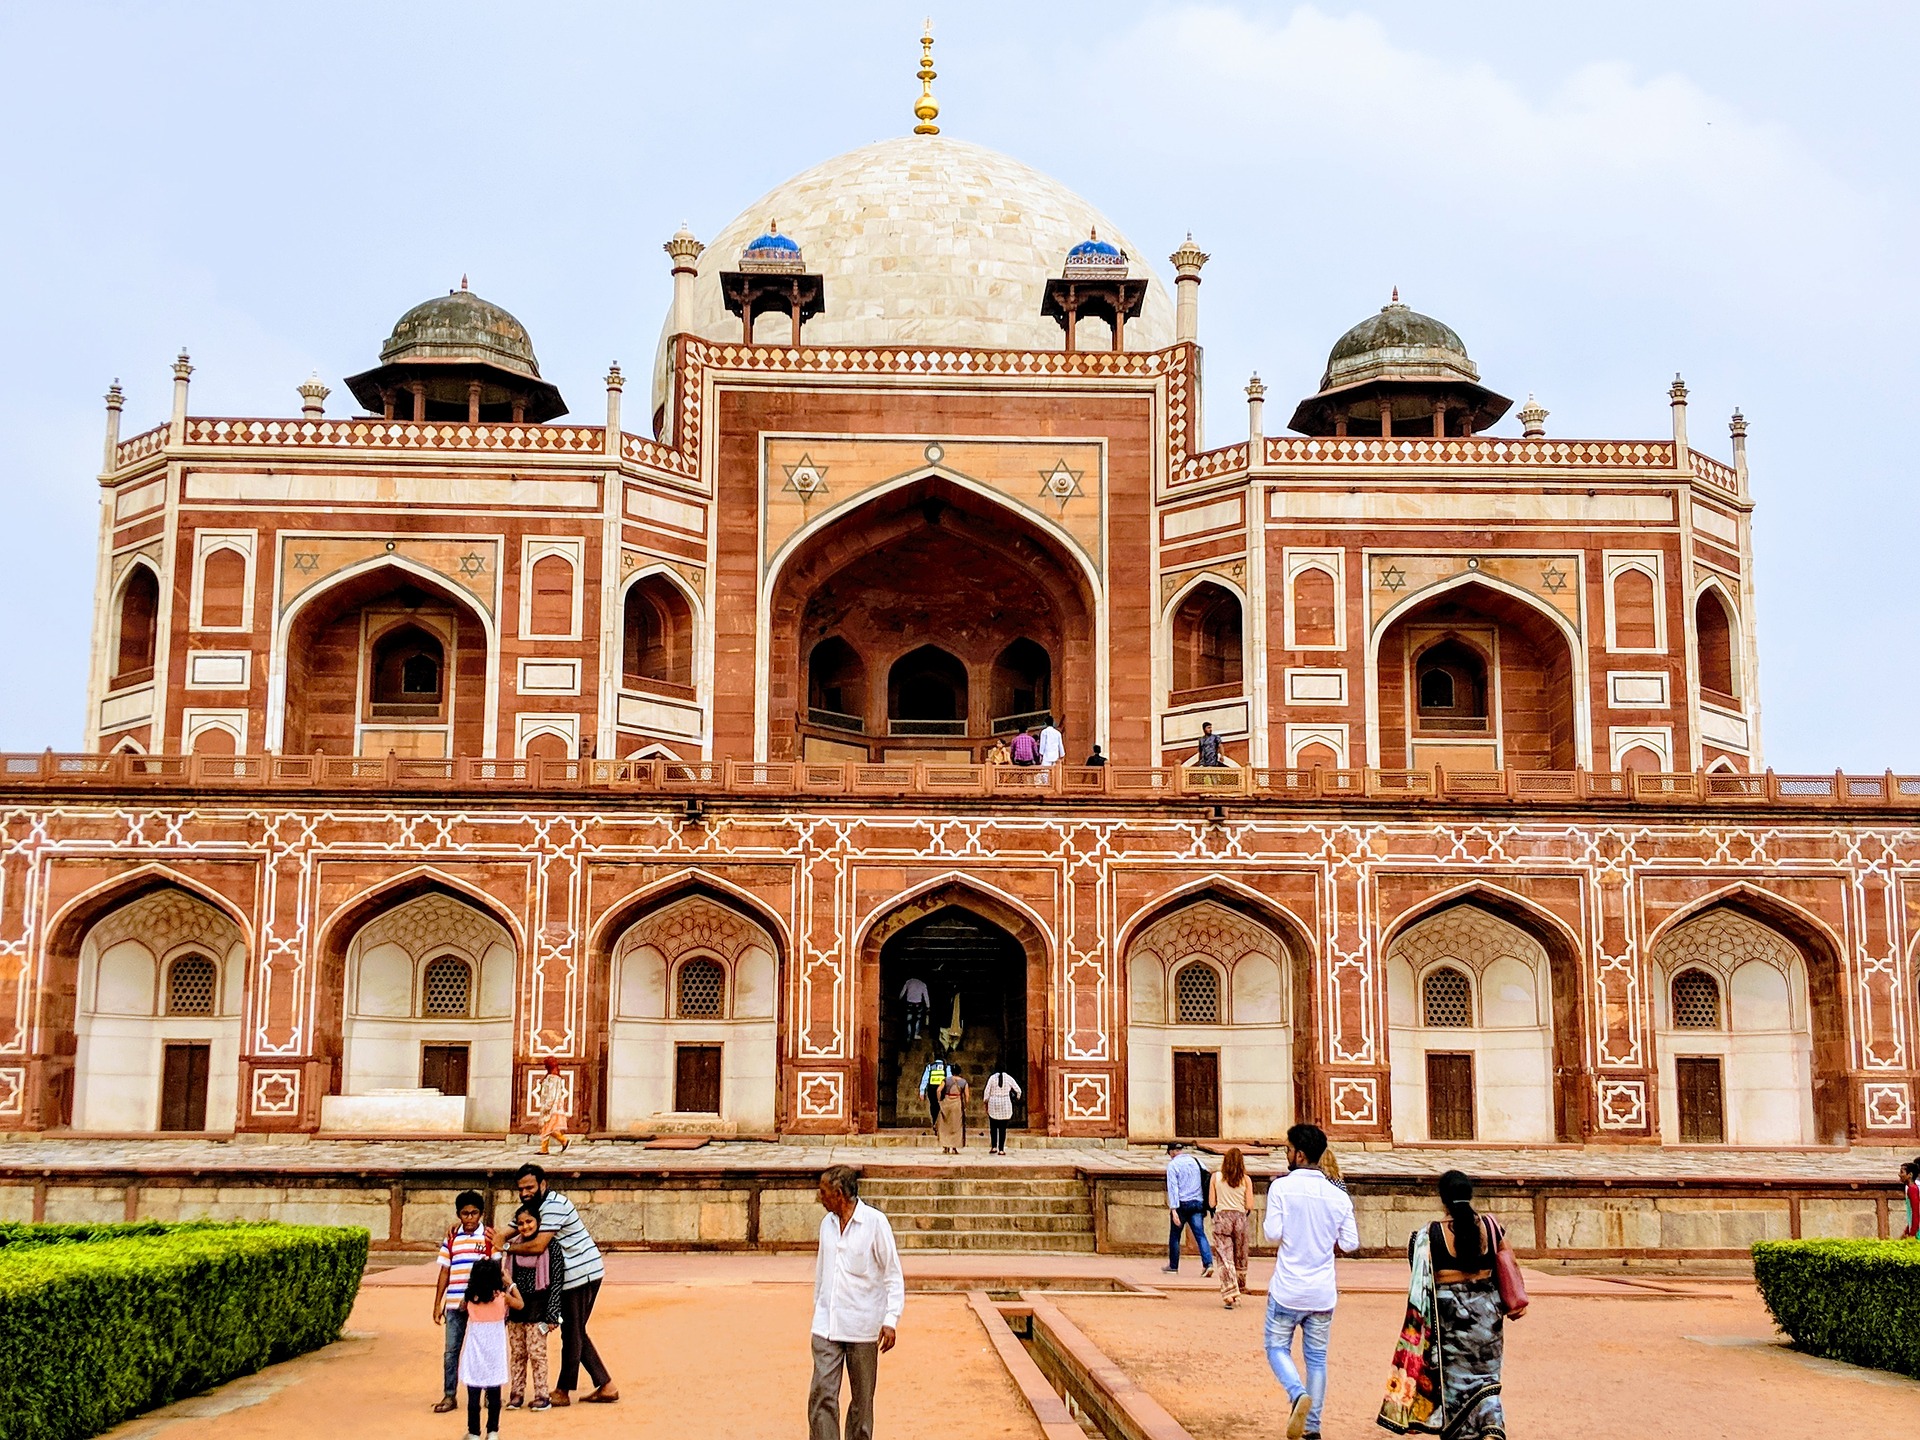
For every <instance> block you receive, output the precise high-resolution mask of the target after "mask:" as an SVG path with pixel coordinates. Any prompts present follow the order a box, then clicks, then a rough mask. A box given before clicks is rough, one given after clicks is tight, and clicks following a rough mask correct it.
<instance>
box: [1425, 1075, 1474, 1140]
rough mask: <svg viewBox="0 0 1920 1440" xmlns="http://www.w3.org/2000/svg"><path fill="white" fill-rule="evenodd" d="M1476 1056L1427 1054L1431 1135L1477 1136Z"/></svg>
mask: <svg viewBox="0 0 1920 1440" xmlns="http://www.w3.org/2000/svg"><path fill="white" fill-rule="evenodd" d="M1473 1135H1474V1128H1473V1056H1471V1055H1442V1054H1429V1055H1428V1056H1427V1138H1428V1139H1429V1140H1471V1139H1473Z"/></svg>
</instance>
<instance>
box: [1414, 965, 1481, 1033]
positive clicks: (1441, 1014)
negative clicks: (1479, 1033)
mask: <svg viewBox="0 0 1920 1440" xmlns="http://www.w3.org/2000/svg"><path fill="white" fill-rule="evenodd" d="M1420 1000H1421V1010H1422V1011H1423V1012H1424V1014H1425V1017H1426V1024H1427V1025H1428V1026H1429V1027H1430V1028H1435V1029H1442V1030H1466V1029H1470V1028H1471V1027H1472V1025H1473V983H1472V982H1471V981H1470V980H1468V979H1467V977H1466V976H1465V975H1464V974H1463V973H1461V972H1460V971H1458V970H1455V969H1454V968H1453V967H1452V966H1449V965H1443V966H1441V967H1440V969H1438V970H1435V971H1432V972H1431V973H1430V974H1428V976H1427V978H1426V981H1425V982H1424V983H1423V984H1422V986H1421V996H1420Z"/></svg>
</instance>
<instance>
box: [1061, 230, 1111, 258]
mask: <svg viewBox="0 0 1920 1440" xmlns="http://www.w3.org/2000/svg"><path fill="white" fill-rule="evenodd" d="M1123 258H1125V257H1123V256H1122V255H1121V253H1120V247H1119V246H1117V245H1109V244H1108V243H1107V242H1106V241H1104V240H1102V239H1101V238H1100V237H1099V236H1097V235H1089V236H1088V237H1087V238H1086V239H1085V240H1082V241H1081V242H1080V243H1079V244H1078V245H1076V246H1074V247H1073V248H1072V249H1071V250H1069V251H1067V259H1069V260H1095V259H1099V260H1120V259H1123Z"/></svg>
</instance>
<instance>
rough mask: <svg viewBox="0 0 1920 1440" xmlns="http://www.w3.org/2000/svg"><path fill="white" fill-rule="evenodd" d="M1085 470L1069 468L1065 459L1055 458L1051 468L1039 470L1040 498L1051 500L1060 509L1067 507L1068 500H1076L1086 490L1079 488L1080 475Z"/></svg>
mask: <svg viewBox="0 0 1920 1440" xmlns="http://www.w3.org/2000/svg"><path fill="white" fill-rule="evenodd" d="M1086 473H1087V472H1086V471H1084V470H1074V469H1072V468H1070V467H1069V466H1068V464H1067V462H1066V461H1065V460H1056V461H1054V463H1053V468H1052V469H1051V470H1042V471H1041V472H1040V498H1041V499H1042V500H1052V501H1055V502H1057V503H1058V504H1059V506H1060V508H1061V509H1062V510H1064V509H1066V508H1067V502H1068V501H1069V500H1077V499H1079V498H1080V497H1081V496H1082V495H1084V494H1086V491H1084V490H1082V489H1081V488H1080V480H1081V477H1082V476H1084V475H1085V474H1086Z"/></svg>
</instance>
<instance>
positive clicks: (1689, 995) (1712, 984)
mask: <svg viewBox="0 0 1920 1440" xmlns="http://www.w3.org/2000/svg"><path fill="white" fill-rule="evenodd" d="M1673 1028H1674V1029H1676V1030H1718V1029H1719V1028H1720V982H1719V981H1718V980H1715V979H1714V978H1713V976H1711V975H1709V974H1707V972H1706V971H1704V970H1682V971H1681V972H1680V973H1679V974H1678V975H1676V976H1674V977H1673Z"/></svg>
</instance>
